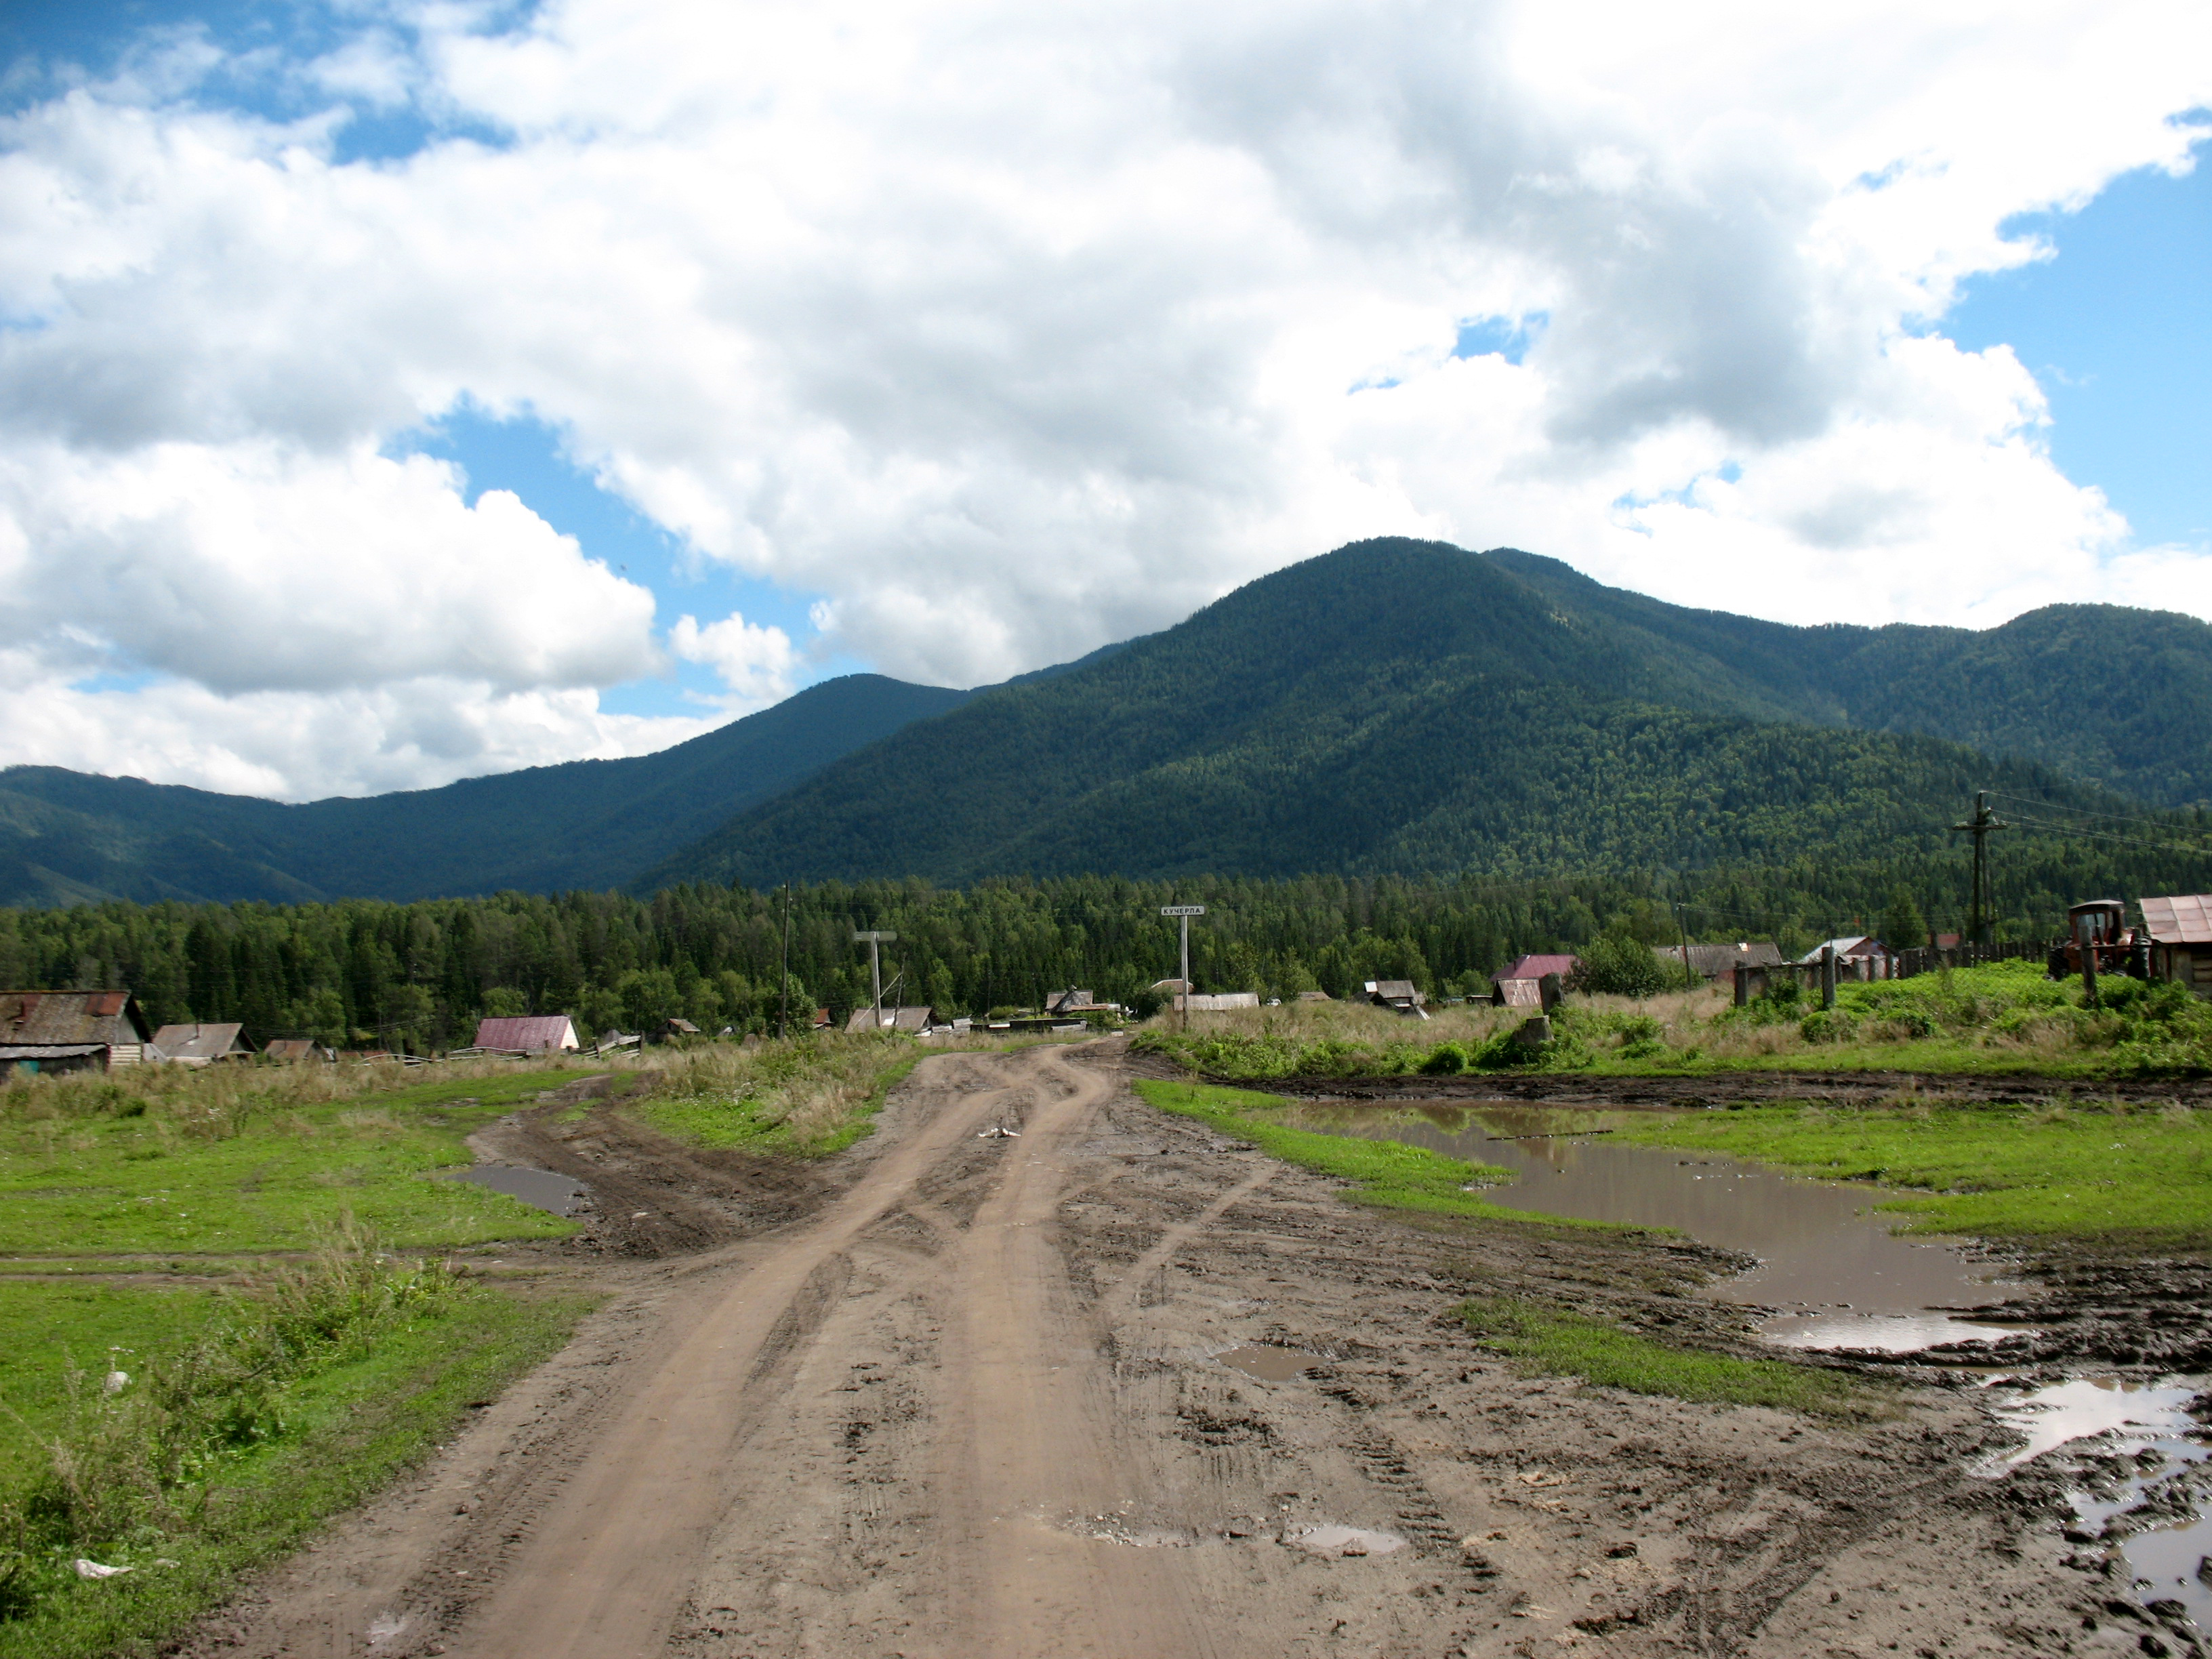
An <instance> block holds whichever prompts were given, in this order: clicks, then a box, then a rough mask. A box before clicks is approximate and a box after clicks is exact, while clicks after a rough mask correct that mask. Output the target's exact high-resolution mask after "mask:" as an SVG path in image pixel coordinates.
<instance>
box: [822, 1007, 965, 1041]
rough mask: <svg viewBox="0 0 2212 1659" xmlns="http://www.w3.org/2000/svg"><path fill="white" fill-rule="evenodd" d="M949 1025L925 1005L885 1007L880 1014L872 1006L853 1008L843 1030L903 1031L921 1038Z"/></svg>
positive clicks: (948, 1022)
mask: <svg viewBox="0 0 2212 1659" xmlns="http://www.w3.org/2000/svg"><path fill="white" fill-rule="evenodd" d="M951 1024H952V1022H951V1020H949V1019H944V1020H940V1019H939V1018H938V1017H937V1010H936V1009H934V1008H932V1007H930V1006H928V1005H927V1004H926V1003H925V1004H921V1005H919V1006H916V1005H912V1004H903V1003H902V1004H899V1005H897V1006H886V1007H885V1008H884V1011H883V1012H882V1013H881V1014H878V1013H877V1012H876V1010H875V1009H874V1007H872V1006H870V1007H866V1008H855V1009H854V1010H853V1012H852V1013H851V1014H850V1015H848V1017H847V1018H846V1020H845V1030H847V1032H848V1033H856V1032H860V1031H903V1032H905V1033H906V1034H907V1035H908V1036H923V1035H925V1034H927V1033H928V1032H931V1031H934V1030H939V1029H942V1028H946V1027H950V1026H951Z"/></svg>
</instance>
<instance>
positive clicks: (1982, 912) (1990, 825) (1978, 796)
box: [1951, 789, 2011, 948]
mask: <svg viewBox="0 0 2212 1659" xmlns="http://www.w3.org/2000/svg"><path fill="white" fill-rule="evenodd" d="M1951 828H1952V829H1954V830H1959V829H1963V830H1965V831H1966V833H1967V834H1968V835H1970V836H1972V837H1973V838H1974V894H1973V902H1972V905H1971V906H1970V907H1969V909H1970V914H1971V916H1972V920H1971V921H1970V922H1969V924H1968V927H1967V933H1966V938H1967V940H1968V941H1969V942H1970V943H1971V944H1972V945H1977V946H1980V947H1984V948H1985V947H1987V945H1989V943H1990V941H1989V940H1988V939H1986V938H1984V934H1985V933H1988V931H1989V929H1990V863H1989V852H1988V846H1987V844H1988V841H1989V835H1990V830H1992V829H2009V828H2011V826H2010V825H2009V824H2007V823H2001V822H1999V820H1998V818H1997V815H1996V813H1994V812H1992V811H1990V792H1989V791H1988V790H1986V789H1977V790H1976V791H1974V816H1973V817H1971V818H1969V819H1967V820H1966V823H1954V824H1953V825H1952V826H1951Z"/></svg>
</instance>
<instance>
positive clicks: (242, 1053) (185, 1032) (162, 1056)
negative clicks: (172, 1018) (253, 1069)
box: [146, 1021, 253, 1066]
mask: <svg viewBox="0 0 2212 1659" xmlns="http://www.w3.org/2000/svg"><path fill="white" fill-rule="evenodd" d="M245 1030H246V1028H245V1027H244V1026H243V1025H240V1024H238V1023H237V1022H236V1021H231V1022H228V1023H227V1024H220V1025H208V1024H191V1025H164V1026H163V1027H162V1028H161V1030H158V1031H156V1032H155V1033H154V1046H153V1051H152V1052H151V1053H149V1054H148V1055H147V1056H146V1058H147V1059H149V1060H167V1062H168V1063H169V1064H170V1065H172V1066H210V1065H212V1064H214V1063H215V1062H216V1060H251V1059H252V1058H253V1045H252V1043H250V1042H247V1041H246V1036H245Z"/></svg>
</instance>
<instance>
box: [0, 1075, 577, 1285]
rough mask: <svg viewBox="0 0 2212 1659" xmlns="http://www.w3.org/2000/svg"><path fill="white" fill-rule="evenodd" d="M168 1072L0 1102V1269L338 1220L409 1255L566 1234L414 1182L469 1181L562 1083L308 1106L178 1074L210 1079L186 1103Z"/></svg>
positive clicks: (540, 1080) (459, 1088)
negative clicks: (353, 1221)
mask: <svg viewBox="0 0 2212 1659" xmlns="http://www.w3.org/2000/svg"><path fill="white" fill-rule="evenodd" d="M285 1069H299V1068H285ZM325 1069H328V1070H331V1071H337V1070H338V1069H340V1068H338V1067H335V1066H333V1067H328V1068H325ZM181 1070H182V1068H180V1067H167V1066H149V1067H146V1068H144V1074H143V1076H142V1075H141V1074H139V1073H128V1072H126V1073H119V1074H118V1075H116V1076H114V1077H106V1078H103V1077H96V1076H95V1077H84V1078H74V1077H72V1078H58V1079H48V1080H41V1081H39V1082H35V1083H21V1082H19V1083H16V1084H15V1085H11V1086H10V1087H9V1088H8V1089H6V1090H5V1091H0V1255H6V1256H16V1257H36V1256H40V1255H68V1256H71V1257H84V1256H89V1255H107V1254H128V1255H161V1256H173V1257H179V1258H186V1259H189V1258H192V1257H199V1256H206V1255H226V1254H236V1253H239V1252H251V1251H258V1250H265V1249H307V1248H310V1247H311V1246H312V1245H313V1243H314V1242H315V1239H316V1237H317V1232H318V1229H319V1228H321V1227H324V1226H326V1225H329V1223H330V1222H331V1220H332V1218H335V1217H336V1216H337V1214H338V1213H339V1212H341V1211H343V1212H348V1213H350V1214H352V1215H354V1216H356V1217H357V1218H359V1219H360V1221H361V1222H362V1225H367V1226H368V1227H370V1228H372V1229H373V1230H374V1231H376V1232H377V1233H378V1234H379V1235H380V1237H385V1238H387V1239H390V1240H392V1242H393V1243H396V1244H399V1245H402V1246H405V1247H409V1248H417V1249H430V1248H438V1247H441V1246H447V1245H457V1244H471V1243H482V1242H484V1241H487V1240H490V1239H495V1238H545V1237H562V1236H564V1235H566V1234H568V1233H570V1232H573V1231H575V1226H574V1223H572V1222H568V1221H564V1220H562V1218H559V1217H557V1216H553V1215H549V1214H547V1213H546V1212H544V1211H542V1210H535V1209H532V1208H531V1207H530V1206H527V1205H526V1204H523V1203H520V1201H518V1200H514V1199H511V1198H508V1197H507V1196H505V1195H504V1194H498V1193H493V1192H490V1191H489V1190H488V1189H486V1188H480V1187H477V1186H474V1185H471V1183H468V1182H445V1181H431V1180H426V1179H424V1177H425V1176H428V1175H429V1174H431V1173H432V1172H434V1171H435V1170H440V1169H443V1168H465V1167H466V1166H467V1165H468V1164H470V1163H471V1161H472V1160H471V1156H470V1153H469V1152H468V1149H467V1147H466V1146H465V1144H464V1143H465V1138H466V1137H467V1135H468V1133H470V1131H471V1130H472V1129H474V1128H476V1127H478V1126H480V1125H481V1124H483V1123H485V1122H487V1121H490V1120H491V1119H493V1118H495V1117H497V1116H498V1115H500V1114H501V1112H504V1111H507V1110H511V1109H513V1107H514V1106H515V1105H516V1104H517V1103H520V1102H522V1101H525V1100H527V1099H531V1098H532V1097H535V1096H536V1095H537V1094H538V1092H539V1091H543V1090H544V1089H547V1088H550V1087H552V1086H554V1085H556V1084H557V1083H559V1082H561V1081H562V1078H563V1077H564V1076H566V1075H568V1074H567V1073H548V1072H546V1071H544V1070H531V1071H521V1072H517V1071H511V1070H510V1071H506V1072H501V1073H494V1074H492V1075H489V1076H484V1077H477V1078H456V1079H441V1080H440V1081H438V1082H435V1083H428V1084H416V1085H414V1086H410V1087H403V1088H398V1089H395V1090H394V1091H392V1092H390V1093H388V1094H386V1095H383V1096H380V1097H377V1096H364V1097H353V1098H349V1099H340V1100H336V1101H318V1100H312V1099H310V1100H297V1099H286V1098H284V1097H283V1095H281V1094H266V1095H264V1094H256V1093H254V1092H253V1086H254V1085H255V1082H256V1080H257V1079H259V1078H263V1077H276V1073H277V1068H262V1067H245V1066H241V1067H239V1068H237V1070H236V1072H235V1073H232V1074H228V1075H225V1074H222V1073H221V1072H220V1070H219V1068H216V1067H213V1066H210V1067H208V1068H206V1070H205V1071H203V1072H200V1073H192V1074H190V1075H191V1078H195V1079H206V1082H205V1085H204V1087H202V1088H201V1089H198V1090H194V1089H192V1088H191V1087H190V1086H189V1085H186V1086H181V1087H180V1086H179V1079H177V1078H176V1077H175V1076H173V1075H167V1076H165V1075H162V1074H163V1073H175V1072H179V1071H181ZM578 1075H580V1073H579V1074H578ZM276 1081H277V1082H278V1083H281V1082H282V1081H283V1079H281V1077H277V1078H276ZM272 1086H273V1085H272Z"/></svg>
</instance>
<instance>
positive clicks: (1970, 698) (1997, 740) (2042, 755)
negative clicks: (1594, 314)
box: [1484, 550, 2212, 806]
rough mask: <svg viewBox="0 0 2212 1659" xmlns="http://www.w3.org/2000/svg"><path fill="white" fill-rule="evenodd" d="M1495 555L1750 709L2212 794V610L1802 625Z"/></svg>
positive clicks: (2086, 775)
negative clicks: (1712, 678) (2207, 613)
mask: <svg viewBox="0 0 2212 1659" xmlns="http://www.w3.org/2000/svg"><path fill="white" fill-rule="evenodd" d="M1484 557H1486V558H1487V559H1490V560H1492V561H1494V562H1497V563H1498V564H1500V565H1502V566H1503V567H1504V568H1505V569H1507V570H1509V571H1510V572H1511V573H1512V574H1515V575H1516V576H1518V577H1519V578H1520V579H1521V580H1523V581H1525V582H1527V583H1528V584H1529V585H1530V586H1533V587H1534V588H1536V589H1538V590H1539V591H1540V592H1544V593H1547V594H1548V595H1550V596H1551V597H1552V598H1553V599H1556V600H1557V601H1559V604H1560V605H1561V606H1562V607H1563V608H1565V609H1571V610H1573V611H1582V612H1585V613H1589V614H1593V615H1597V616H1601V617H1605V618H1606V619H1607V621H1609V622H1611V623H1613V624H1614V625H1615V626H1616V627H1619V628H1620V629H1623V630H1624V631H1625V634H1626V637H1628V638H1629V639H1631V640H1632V641H1634V642H1635V644H1636V645H1637V647H1639V648H1642V649H1644V650H1651V651H1660V652H1665V653H1678V652H1687V653H1691V654H1692V657H1693V658H1694V659H1697V660H1698V661H1699V662H1700V663H1701V664H1704V665H1709V667H1708V671H1710V672H1712V673H1714V674H1716V675H1717V676H1719V677H1720V678H1721V680H1722V682H1723V684H1728V685H1729V686H1730V688H1731V690H1732V691H1733V693H1734V695H1735V697H1736V699H1737V701H1738V705H1739V707H1740V708H1741V709H1742V711H1743V712H1744V713H1746V714H1759V712H1760V711H1761V708H1762V705H1763V706H1764V707H1765V708H1766V709H1768V710H1771V712H1772V713H1774V714H1780V715H1784V716H1786V717H1790V718H1796V719H1802V720H1815V721H1819V722H1820V723H1822V724H1826V725H1836V726H1857V727H1861V728H1863V729H1865V730H1869V731H1879V732H1918V733H1922V734H1924V735H1926V736H1929V737H1936V738H1951V739H1952V740H1954V742H1958V743H1963V744H1968V745H1969V746H1970V747H1972V748H1974V749H1978V750H1981V751H1982V752H1984V754H1988V755H1992V756H2006V757H2021V758H2024V759H2027V760H2033V761H2039V762H2040V763H2043V764H2044V765H2045V766H2048V767H2050V768H2051V769H2053V770H2055V771H2058V772H2063V773H2064V774H2066V775H2068V776H2069V777H2070V778H2073V779H2074V780H2075V781H2077V782H2083V783H2092V784H2100V785H2102V786H2103V787H2106V788H2107V789H2111V790H2115V791H2117V792H2118V793H2121V794H2124V795H2130V796H2133V797H2134V798H2136V799H2138V800H2142V801H2146V802H2148V803H2150V804H2152V805H2159V806H2191V805H2203V804H2206V803H2207V802H2212V741H2208V738H2212V623H2204V622H2201V621H2199V620H2198V619H2197V617H2185V616H2182V615H2180V614H2179V613H2178V612H2174V611H2136V610H2130V609H2129V608H2127V607H2125V606H2123V605H2046V606H2045V607H2044V608H2043V609H2042V610H2039V611H2029V612H2027V614H2026V615H2025V616H2021V617H2015V618H2014V619H2013V620H2012V621H2010V622H2008V623H2004V624H2003V625H2002V626H2001V627H1997V628H1992V629H1986V630H1982V631H1976V630H1974V629H1965V628H1922V627H1913V626H1910V625H1908V624H1905V623H1896V624H1893V625H1892V626H1890V627H1887V628H1859V627H1852V626H1849V625H1846V624H1843V623H1835V624H1831V625H1829V626H1826V627H1821V628H1791V627H1789V626H1786V625H1784V624H1783V623H1768V622H1760V621H1759V620H1757V619H1756V618H1753V617H1735V616H1730V615H1729V613H1727V612H1726V611H1691V610H1686V609H1684V608H1683V607H1681V606H1680V605H1667V604H1664V603H1662V602H1661V601H1660V600H1657V599H1647V598H1645V597H1644V595H1642V594H1640V593H1631V592H1626V590H1624V589H1621V588H1617V587H1607V586H1602V585H1601V584H1600V583H1597V582H1594V581H1592V580H1590V579H1589V577H1587V576H1584V575H1583V574H1580V573H1579V572H1577V571H1575V570H1573V569H1572V568H1570V567H1568V566H1566V565H1564V564H1561V563H1560V562H1559V561H1558V560H1556V559H1546V558H1540V557H1537V556H1534V555H1533V554H1528V553H1519V552H1515V551H1512V550H1499V551H1497V552H1493V553H1489V554H1486V555H1484Z"/></svg>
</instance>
